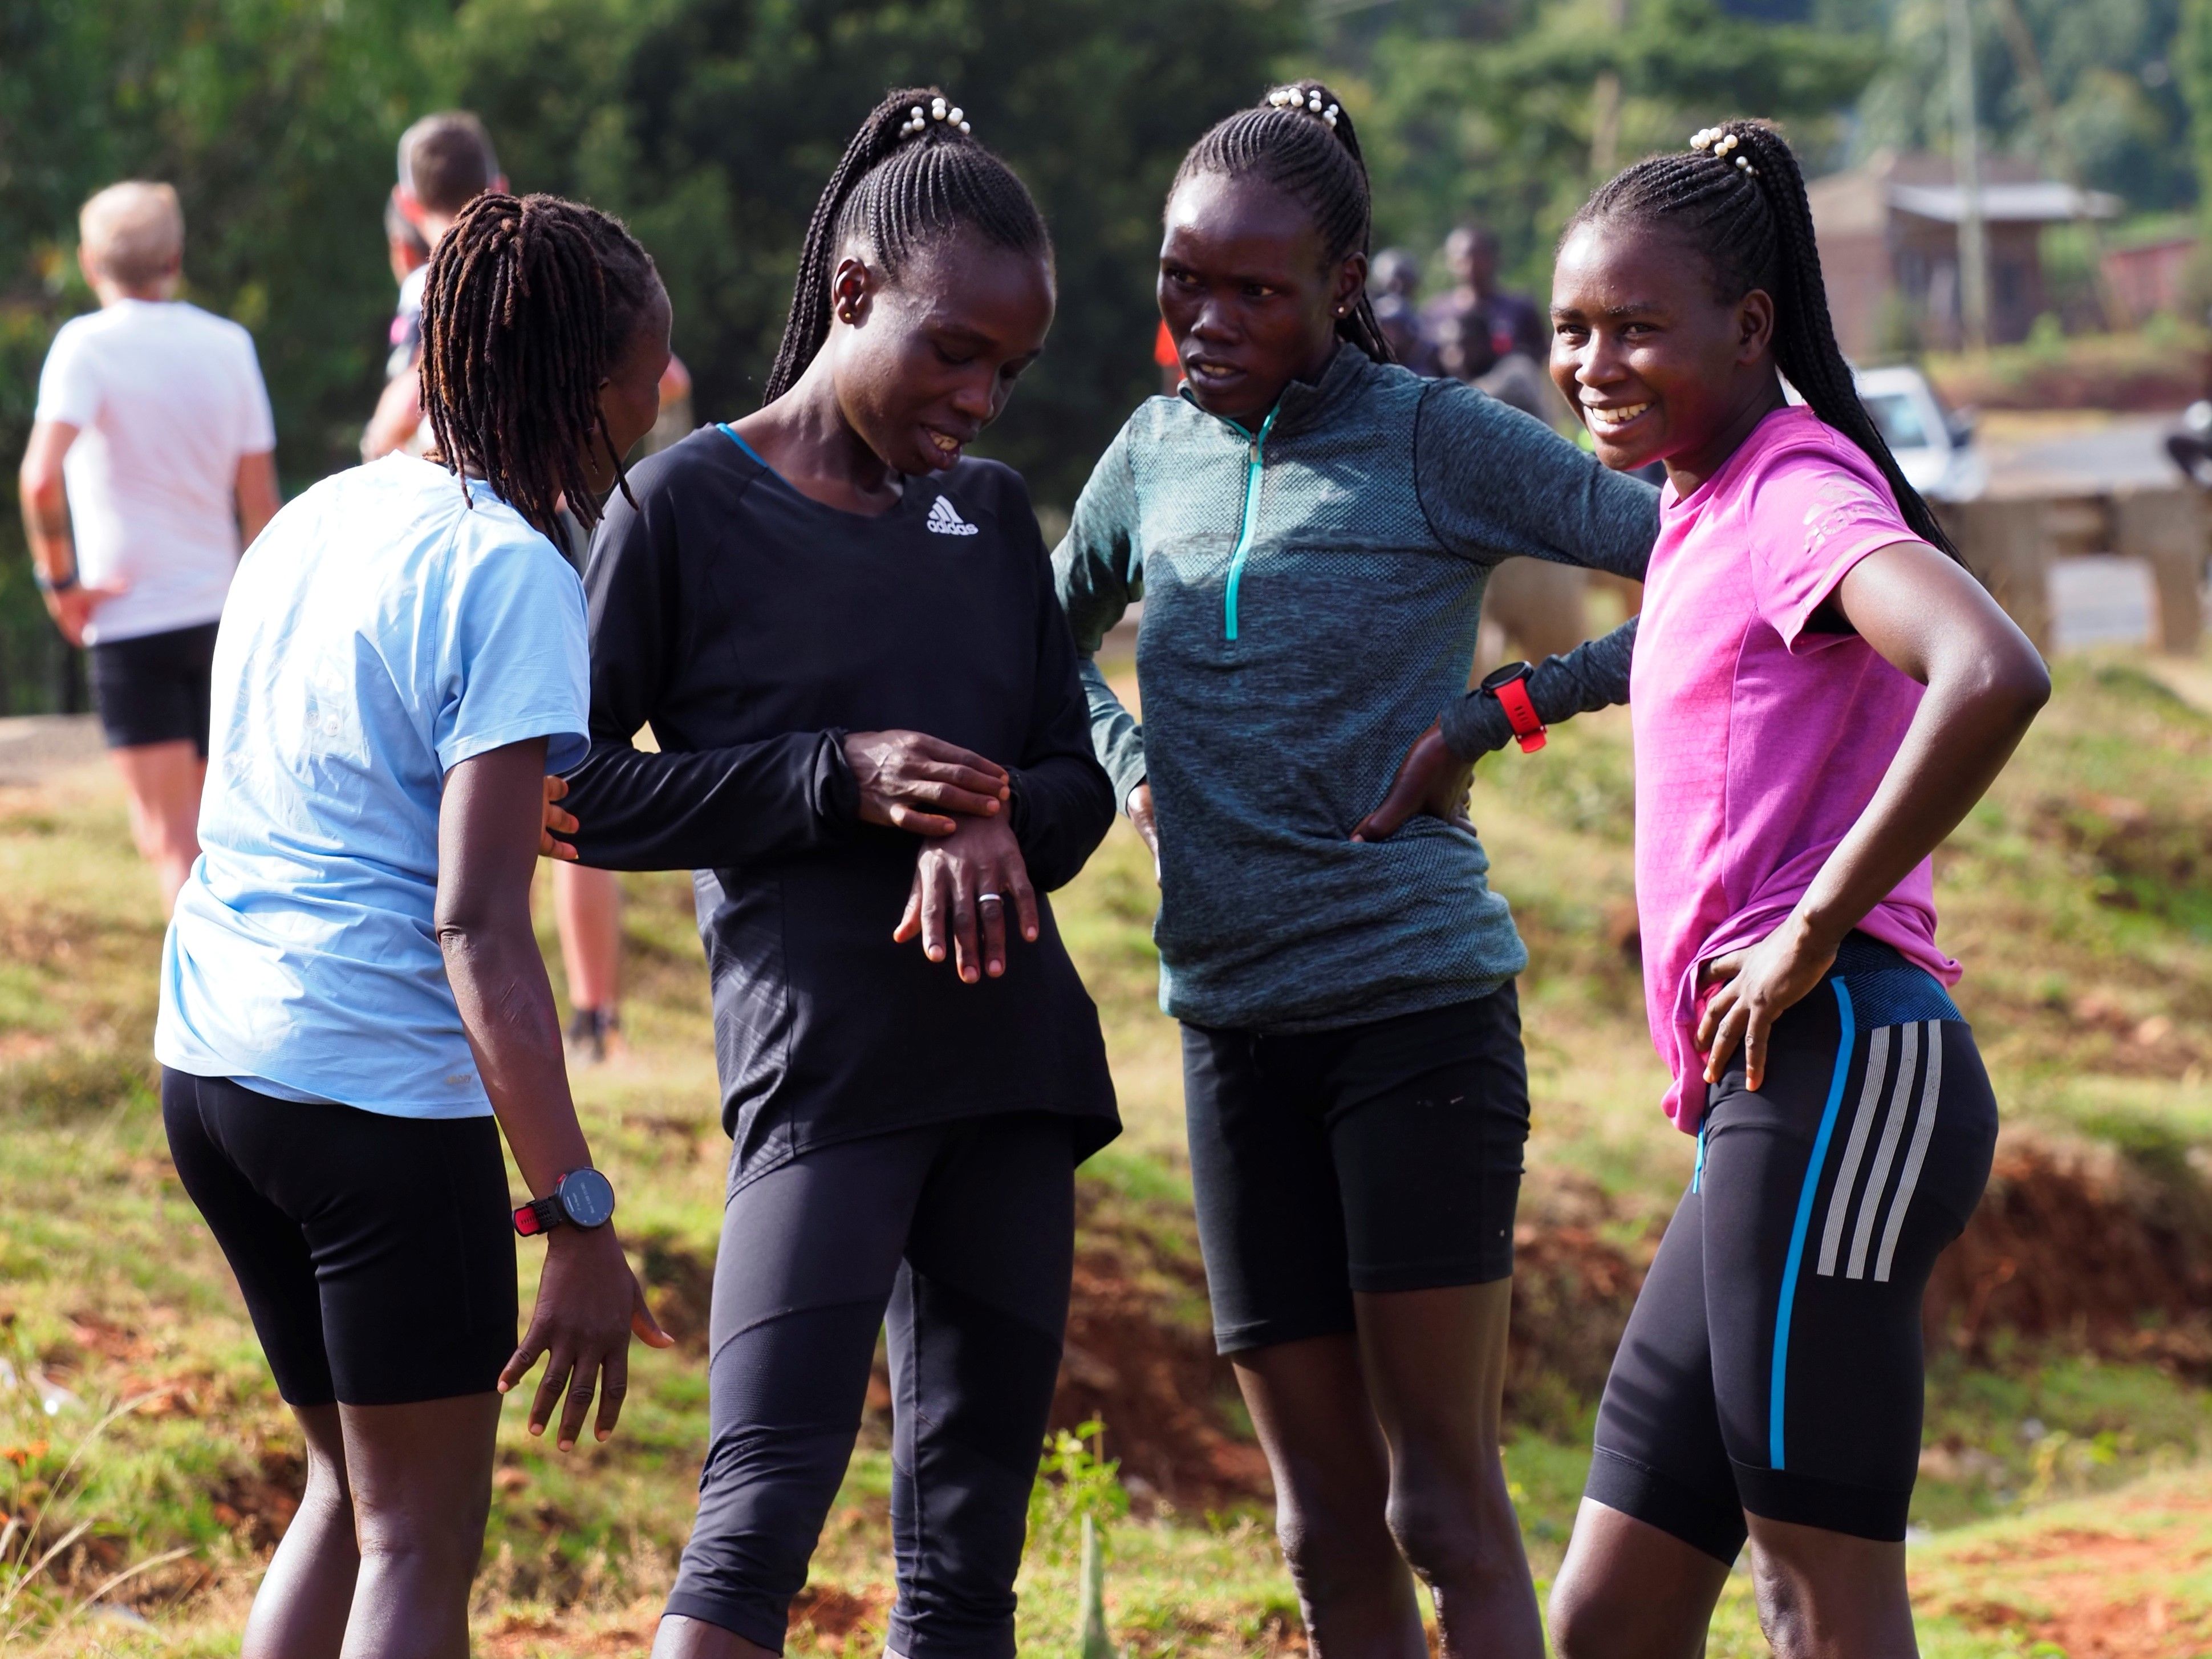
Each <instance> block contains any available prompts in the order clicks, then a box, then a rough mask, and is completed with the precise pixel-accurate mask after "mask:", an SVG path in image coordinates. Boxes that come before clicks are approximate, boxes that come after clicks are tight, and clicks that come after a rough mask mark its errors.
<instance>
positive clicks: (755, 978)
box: [565, 426, 1120, 1188]
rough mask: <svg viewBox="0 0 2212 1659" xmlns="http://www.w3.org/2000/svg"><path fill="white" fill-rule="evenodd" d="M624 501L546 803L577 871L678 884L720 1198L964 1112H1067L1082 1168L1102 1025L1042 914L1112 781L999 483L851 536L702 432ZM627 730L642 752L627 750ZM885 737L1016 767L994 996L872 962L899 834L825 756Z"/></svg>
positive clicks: (953, 978) (614, 518)
mask: <svg viewBox="0 0 2212 1659" xmlns="http://www.w3.org/2000/svg"><path fill="white" fill-rule="evenodd" d="M629 483H630V490H631V493H632V494H633V495H635V497H636V501H637V505H636V506H635V507H631V506H630V505H629V503H628V502H626V501H623V499H622V497H621V496H620V495H617V496H616V497H615V499H614V501H613V502H612V504H611V510H610V512H609V513H608V515H607V518H606V520H605V523H604V524H603V525H602V526H600V528H599V534H598V536H597V538H595V540H594V543H593V546H592V561H591V566H590V568H589V571H588V573H587V574H586V580H585V587H586V594H587V597H588V599H589V603H590V620H591V641H592V714H591V726H592V750H591V753H590V755H589V757H587V758H586V760H585V761H584V763H583V764H582V765H581V766H580V767H579V768H577V769H575V770H574V772H571V773H570V774H569V775H568V781H569V786H570V793H569V795H568V800H567V801H566V803H565V805H567V806H568V809H569V810H570V811H573V812H574V814H575V816H576V817H577V818H578V820H579V821H580V823H581V825H582V828H581V829H580V831H579V832H578V834H577V836H576V837H575V843H576V847H577V850H578V852H579V853H580V854H581V857H582V860H583V861H584V862H585V863H586V864H590V865H595V866H599V867H601V868H604V869H615V870H666V869H684V868H689V869H690V870H692V871H693V872H694V875H693V881H694V884H695V886H696V890H697V896H698V914H699V928H700V935H701V938H702V940H703V942H704V943H705V945H706V949H707V961H708V969H709V971H710V974H711V976H712V980H713V985H714V1041H715V1059H716V1062H717V1065H718V1066H719V1069H720V1075H721V1085H722V1117H723V1124H724V1127H726V1128H727V1129H728V1130H729V1132H730V1133H731V1135H732V1138H733V1139H735V1141H736V1153H735V1160H734V1162H733V1164H732V1175H731V1181H732V1188H735V1187H736V1186H738V1185H742V1184H743V1183H744V1182H746V1181H748V1180H750V1179H751V1178H752V1177H753V1176H757V1175H760V1174H763V1173H764V1172H766V1171H767V1170H771V1169H774V1168H775V1167H776V1166H777V1165H778V1164H782V1163H783V1162H785V1161H786V1160H787V1159H788V1158H792V1157H793V1156H795V1155H796V1154H798V1153H799V1152H804V1151H805V1150H806V1149H807V1148H808V1147H810V1146H821V1145H825V1144H827V1143H829V1142H832V1141H836V1140H843V1139H851V1138H853V1137H855V1136H859V1135H864V1134H875V1133H884V1132H885V1131H888V1130H893V1129H900V1128H908V1127H914V1126H916V1125H919V1124H922V1123H933V1122H940V1121H946V1120H949V1119H953V1118H959V1117H964V1116H970V1115H982V1114H985V1113H989V1112H1001V1111H1046V1112H1054V1113H1060V1114H1063V1115H1067V1116H1070V1117H1073V1118H1075V1119H1077V1120H1079V1122H1078V1124H1077V1126H1076V1129H1075V1134H1076V1145H1077V1153H1078V1156H1079V1157H1082V1156H1087V1155H1088V1154H1089V1153H1090V1152H1092V1151H1094V1150H1096V1149H1097V1147H1098V1146H1103V1144H1104V1143H1105V1142H1106V1141H1108V1140H1109V1139H1112V1138H1113V1136H1114V1135H1115V1133H1117V1132H1118V1131H1119V1128H1120V1121H1119V1119H1118V1118H1117V1117H1116V1115H1115V1104H1114V1091H1113V1085H1112V1082H1111V1080H1110V1079H1109V1075H1108V1073H1107V1068H1106V1056H1105V1048H1104V1044H1103V1041H1102V1039H1101V1037H1100V1035H1099V1030H1098V1018H1097V1010H1096V1009H1095V1008H1094V1007H1093V1006H1092V1005H1091V999H1090V997H1089V995H1088V994H1086V993H1085V990H1084V988H1083V983H1082V981H1081V980H1080V979H1079V977H1078V976H1077V975H1076V971H1075V966H1074V964H1073V963H1072V962H1071V961H1070V960H1069V959H1068V956H1067V952H1066V949H1065V948H1064V947H1063V945H1061V943H1060V934H1059V932H1058V930H1057V928H1056V927H1055V926H1054V921H1053V916H1052V911H1051V907H1050V905H1049V903H1048V902H1046V901H1045V900H1044V899H1043V897H1042V895H1043V894H1045V893H1046V892H1048V891H1049V890H1052V889H1054V888H1058V887H1060V886H1062V885H1064V884H1066V883H1067V882H1068V881H1069V880H1070V879H1071V878H1073V877H1074V875H1075V873H1076V872H1078V871H1079V870H1080V869H1081V868H1082V866H1083V863H1084V860H1085V859H1087V858H1088V857H1089V856H1090V855H1091V852H1092V851H1093V850H1094V849H1095V848H1097V845H1098V843H1099V842H1100V841H1101V840H1102V839H1103V837H1104V836H1105V834H1106V831H1107V829H1108V828H1109V825H1110V824H1111V823H1112V822H1113V818H1114V811H1115V805H1114V795H1113V788H1112V786H1111V785H1110V784H1109V782H1108V781H1107V778H1106V774H1105V772H1104V771H1103V769H1102V768H1101V767H1100V766H1099V764H1098V762H1097V758H1096V757H1095V756H1094V755H1093V753H1092V751H1091V726H1090V715H1089V711H1088V709H1087V708H1086V706H1085V698H1084V693H1083V689H1082V686H1081V684H1079V681H1078V679H1077V678H1076V661H1075V648H1074V644H1073V640H1072V639H1071V637H1070V635H1069V633H1068V629H1067V623H1066V619H1065V618H1064V617H1063V616H1062V614H1061V611H1060V605H1059V602H1058V600H1057V599H1055V598H1054V592H1053V586H1052V570H1051V564H1050V561H1049V559H1048V556H1047V554H1046V551H1045V547H1044V543H1043V539H1042V537H1041V535H1040V534H1039V533H1038V530H1037V526H1036V515H1035V514H1034V513H1033V512H1032V511H1031V509H1030V501H1029V495H1028V492H1027V490H1026V489H1024V486H1023V483H1022V481H1021V478H1020V477H1019V476H1018V474H1016V473H1014V472H1012V471H1010V470H1009V469H1007V468H1006V467H1004V466H1001V465H998V464H996V463H995V462H990V461H979V460H968V461H963V462H962V463H961V464H960V465H958V466H957V467H955V468H953V469H952V470H951V471H950V472H948V473H945V474H943V475H941V476H939V477H933V478H910V479H908V480H907V482H906V487H905V495H904V497H903V499H902V501H900V503H899V504H898V505H897V506H896V507H894V508H893V509H892V510H891V511H890V512H889V513H884V514H883V515H882V516H880V517H874V518H871V517H866V516H863V515H860V514H858V513H846V512H842V511H839V510H838V509H836V508H835V507H826V506H823V504H822V503H820V502H818V501H813V500H811V499H810V498H808V497H807V496H805V495H800V494H799V492H798V491H797V490H796V489H793V488H792V487H791V485H790V484H789V483H787V482H785V481H784V480H783V479H782V478H781V477H778V476H776V475H775V473H774V472H772V471H769V469H768V468H767V467H765V466H764V465H762V463H761V462H760V461H759V460H758V459H757V458H756V457H755V456H754V455H753V454H752V453H751V452H750V451H749V450H747V449H745V448H744V447H741V446H740V445H739V444H738V441H736V439H735V438H734V437H733V436H732V435H730V434H729V433H728V432H726V430H725V429H724V428H720V427H714V426H709V427H702V428H700V430H698V431H697V432H695V433H693V434H692V435H690V437H689V438H686V439H684V441H682V442H680V443H678V444H675V445H673V446H671V447H670V448H668V449H666V450H664V451H662V452H661V453H659V454H658V455H655V456H653V457H652V458H651V459H648V460H647V461H646V462H645V463H643V464H642V465H641V466H639V467H638V468H637V470H636V471H633V472H632V473H631V474H630V475H629ZM647 725H650V726H652V728H653V738H654V740H655V741H656V742H657V743H658V744H659V753H657V754H656V753H650V752H647V751H644V750H639V749H637V748H636V747H635V746H634V745H633V744H632V742H631V738H632V736H633V734H635V732H637V731H638V730H639V729H640V728H641V727H642V726H647ZM893 728H903V729H907V730H911V731H917V732H927V733H928V734H929V735H930V736H932V737H936V738H944V739H945V741H947V742H950V743H956V744H961V745H962V746H963V747H965V748H968V749H970V750H975V752H976V753H977V754H980V755H983V756H987V757H989V758H990V759H992V760H994V761H996V762H998V763H1000V765H1002V766H1004V767H1006V769H1007V770H1008V772H1009V773H1010V774H1012V792H1013V798H1012V803H1011V809H1010V810H1011V821H1012V829H1013V831H1014V835H1015V838H1016V839H1017V840H1018V842H1019V843H1020V845H1021V849H1022V854H1023V856H1024V859H1025V860H1026V861H1027V864H1028V867H1029V874H1030V881H1031V883H1032V884H1034V885H1035V886H1036V889H1037V891H1038V894H1039V904H1038V908H1039V913H1040V920H1041V922H1042V926H1041V928H1040V933H1039V937H1038V939H1037V941H1036V944H1034V945H1026V944H1024V943H1023V942H1022V940H1021V939H1020V936H1019V934H1018V933H1013V934H1012V938H1010V939H1009V941H1008V946H1007V960H1006V974H1005V976H1004V977H1003V978H1000V979H997V980H985V981H981V983H979V984H975V985H964V984H963V983H961V981H960V980H959V978H958V977H957V975H956V974H955V972H954V971H953V969H952V967H951V964H950V963H932V962H930V961H929V960H928V959H927V957H924V956H923V954H922V951H921V945H919V944H918V943H917V944H907V945H895V944H893V943H892V941H891V930H892V929H893V928H894V927H896V926H897V923H898V920H899V915H900V913H901V911H902V909H903V908H904V907H905V904H906V899H907V893H908V887H909V885H910V884H911V882H912V880H913V877H914V871H915V859H916V856H917V854H918V852H919V848H920V847H921V842H920V840H919V838H918V837H916V836H913V835H911V834H909V833H908V832H906V831H904V830H900V829H886V828H883V827H880V826H878V825H872V824H864V823H860V821H859V818H858V817H857V816H856V807H857V804H858V799H859V790H858V787H857V785H856V784H855V783H854V779H853V775H852V773H851V771H850V770H849V769H848V767H847V765H846V763H845V758H844V750H843V746H842V738H843V737H844V735H845V734H846V733H847V732H855V731H879V730H886V729H893ZM1009 912H1010V915H1009V920H1010V921H1011V906H1009ZM1011 931H1012V930H1011V928H1010V932H1011Z"/></svg>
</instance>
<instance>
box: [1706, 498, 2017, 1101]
mask: <svg viewBox="0 0 2212 1659" xmlns="http://www.w3.org/2000/svg"><path fill="white" fill-rule="evenodd" d="M1835 602H1836V604H1837V605H1838V608H1839V609H1840V610H1841V611H1843V613H1844V618H1845V619H1846V620H1847V621H1848V622H1850V624H1851V626H1852V627H1853V628H1855V629H1857V630H1858V632H1859V633H1860V635H1862V636H1863V637H1864V639H1865V640H1866V641H1867V643H1868V644H1869V645H1871V646H1872V647H1874V648H1875V650H1876V651H1878V652H1880V653H1881V654H1882V656H1883V657H1884V658H1885V659H1887V660H1888V661H1889V662H1890V663H1891V664H1893V665H1895V666H1896V667H1898V668H1899V669H1901V670H1903V671H1905V673H1907V674H1910V675H1911V677H1912V678H1914V679H1916V680H1918V681H1919V682H1920V683H1921V684H1923V685H1924V686H1926V687H1927V688H1928V693H1927V695H1926V696H1924V697H1923V698H1922V699H1921V701H1920V708H1919V711H1918V712H1917V714H1914V716H1913V718H1912V724H1911V726H1909V727H1907V728H1906V730H1905V740H1904V742H1903V743H1901V744H1899V745H1898V750H1897V754H1896V757H1895V758H1893V760H1892V761H1891V762H1890V763H1889V770H1888V771H1887V773H1886V774H1885V775H1883V778H1882V781H1881V787H1880V788H1878V789H1876V790H1875V794H1874V799H1872V800H1870V801H1869V802H1868V803H1867V806H1866V810H1865V811H1863V812H1862V813H1860V814H1859V818H1858V822H1857V823H1855V824H1853V825H1852V826H1851V829H1850V833H1849V834H1848V835H1846V836H1844V838H1843V840H1842V841H1841V842H1838V843H1837V846H1836V850H1835V851H1834V852H1832V853H1831V854H1829V855H1828V860H1827V862H1826V864H1824V865H1822V866H1820V874H1818V875H1817V876H1815V877H1814V878H1813V884H1812V885H1811V886H1810V887H1808V889H1807V890H1806V892H1805V896H1804V897H1803V898H1802V899H1800V900H1799V901H1798V902H1797V907H1796V909H1794V910H1792V911H1791V912H1790V915H1789V916H1788V918H1787V919H1785V920H1784V921H1783V923H1782V925H1781V926H1780V927H1777V928H1776V929H1775V930H1774V932H1772V933H1770V934H1768V935H1767V936H1766V938H1765V939H1762V940H1761V941H1760V942H1759V944H1757V945H1753V946H1751V947H1750V948H1748V949H1747V950H1743V951H1735V952H1732V953H1731V954H1729V955H1728V956H1725V957H1721V958H1719V959H1718V960H1717V961H1715V962H1713V963H1711V964H1709V966H1708V967H1707V969H1706V978H1707V981H1709V982H1712V981H1718V982H1719V983H1720V989H1719V990H1717V992H1715V993H1714V994H1713V997H1712V1000H1711V1002H1710V1003H1709V1004H1707V1006H1706V1008H1705V1017H1704V1018H1703V1019H1702V1020H1701V1021H1700V1022H1699V1027H1698V1046H1699V1048H1701V1049H1703V1050H1705V1079H1706V1081H1708V1082H1715V1081H1717V1080H1718V1079H1719V1078H1720V1076H1721V1074H1722V1073H1723V1071H1725V1070H1726V1069H1727V1066H1728V1060H1729V1056H1730V1055H1731V1054H1734V1053H1735V1048H1736V1045H1737V1044H1738V1043H1739V1042H1741V1044H1742V1045H1743V1051H1744V1081H1745V1083H1746V1084H1747V1085H1749V1086H1750V1087H1751V1088H1753V1089H1756V1088H1758V1087H1759V1085H1760V1082H1761V1080H1762V1079H1764V1077H1765V1070H1766V1049H1767V1034H1768V1032H1769V1031H1770V1030H1771V1028H1772V1026H1773V1024H1774V1022H1775V1020H1776V1019H1777V1018H1779V1017H1780V1016H1781V1014H1782V1013H1783V1012H1784V1010H1785V1009H1787V1008H1789V1007H1790V1006H1791V1005H1792V1004H1793V1003H1795V1002H1796V1001H1797V1000H1799V999H1800V998H1802V997H1803V996H1804V995H1805V994H1807V993H1808V992H1809V991H1811V990H1812V988H1813V987H1814V986H1816V985H1818V984H1819V983H1820V978H1821V975H1824V974H1826V972H1827V971H1828V969H1829V966H1830V964H1832V963H1833V962H1834V961H1835V959H1836V951H1837V947H1838V946H1839V945H1841V944H1842V943H1843V940H1844V935H1845V934H1846V933H1850V931H1851V929H1852V928H1854V927H1857V926H1858V924H1859V923H1860V922H1861V921H1863V920H1864V918H1865V916H1866V915H1867V913H1868V912H1869V911H1870V910H1872V909H1873V908H1874V907H1875V905H1877V904H1879V903H1880V902H1881V901H1882V899H1883V898H1884V897H1885V896H1887V895H1888V893H1889V892H1890V891H1891V890H1893V888H1895V887H1896V885H1897V884H1898V883H1899V882H1900V881H1903V880H1904V879H1905V877H1906V876H1907V875H1909V874H1911V872H1912V870H1913V869H1914V868H1915V866H1917V865H1918V864H1919V862H1920V860H1923V859H1924V858H1926V857H1927V856H1928V855H1929V854H1931V853H1933V852H1934V851H1935V850H1936V848H1937V847H1938V846H1939V845H1940V844H1941V843H1942V840H1943V838H1944V836H1948V835H1949V834H1950V833H1951V831H1952V830H1953V829H1956V828H1957V827H1958V824H1959V821H1960V819H1962V818H1964V817H1966V814H1967V812H1968V811H1971V810H1972V807H1973V805H1974V803H1975V802H1976V801H1978V800H1979V799H1981V798H1982V795H1983V793H1984V792H1985V791H1986V790H1987V789H1988V788H1989V787H1990V784H1991V783H1992V782H1993V781H1996V775H1997V774H1998V773H1999V772H2001V771H2002V770H2003V769H2004V766H2005V763H2006V762H2007V761H2008V760H2009V759H2011V758H2012V751H2013V750H2014V749H2015V748H2016V747H2018V745H2019V744H2020V740H2021V738H2022V737H2023V736H2025V735H2026V734H2027V728H2028V726H2029V725H2030V724H2031V723H2032V722H2033V720H2034V719H2035V716H2036V712H2037V711H2038V710H2039V709H2040V708H2042V707H2043V705H2044V703H2045V702H2047V701H2048V700H2049V699H2050V696H2051V675H2050V671H2048V670H2047V669H2045V667H2044V665H2043V659H2042V658H2041V657H2039V656H2038V655H2037V654H2036V650H2035V647H2033V645H2031V644H2029V643H2028V641H2027V635H2024V634H2022V633H2021V631H2020V629H2018V628H2017V627H2015V625H2014V623H2013V621H2012V618H2011V617H2008V616H2006V615H2005V613H2004V612H2003V611H2001V610H1999V609H1998V608H1997V603H1996V600H1995V599H1991V598H1990V596H1989V594H1988V593H1987V592H1985V591H1984V589H1983V587H1982V586H1981V584H1980V583H1978V582H1977V581H1976V580H1974V579H1973V578H1972V576H1971V575H1969V574H1967V573H1966V570H1965V569H1964V568H1961V567H1960V565H1958V564H1957V563H1955V562H1953V561H1952V560H1951V559H1949V558H1947V557H1946V556H1944V555H1943V554H1942V553H1941V552H1939V551H1937V550H1936V549H1935V548H1932V547H1929V546H1928V545H1927V544H1924V543H1922V542H1899V543H1897V544H1893V545H1892V546H1888V547H1884V548H1881V549H1880V550H1877V551H1875V552H1873V553H1870V554H1869V555H1868V556H1866V557H1865V558H1863V559H1862V560H1860V561H1859V562H1858V563H1857V564H1855V565H1853V566H1852V567H1851V568H1850V573H1849V574H1846V575H1845V576H1844V579H1843V580H1842V582H1841V583H1840V584H1838V586H1837V588H1836V590H1835Z"/></svg>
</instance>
